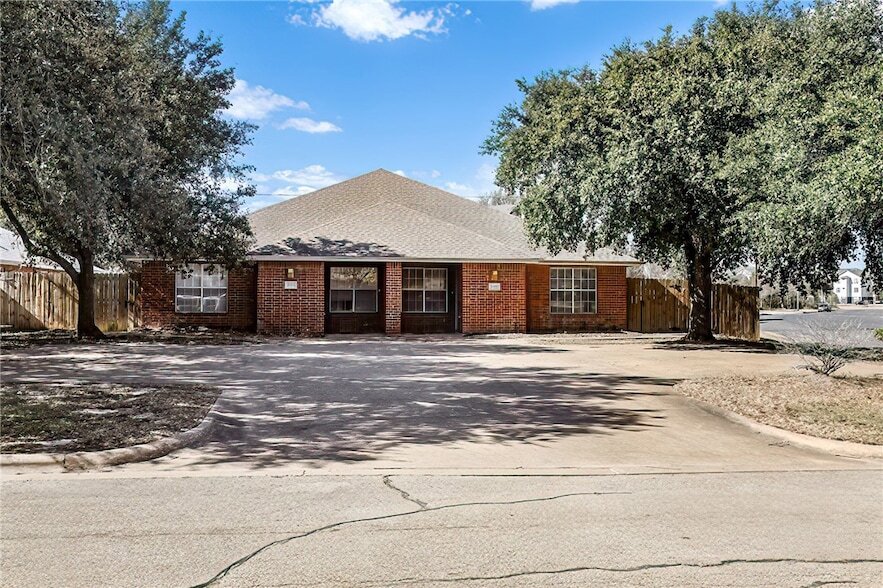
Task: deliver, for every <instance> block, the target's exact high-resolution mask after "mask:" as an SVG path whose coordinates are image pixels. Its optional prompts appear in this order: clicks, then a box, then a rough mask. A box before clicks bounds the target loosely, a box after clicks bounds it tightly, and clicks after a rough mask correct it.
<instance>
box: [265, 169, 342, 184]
mask: <svg viewBox="0 0 883 588" xmlns="http://www.w3.org/2000/svg"><path fill="white" fill-rule="evenodd" d="M272 177H273V179H274V180H281V181H283V182H285V183H286V184H288V187H292V185H295V184H296V185H298V186H300V187H303V186H306V187H309V188H313V189H318V188H324V187H325V186H330V185H331V184H336V183H337V182H342V181H343V178H341V177H339V176H338V175H337V174H335V173H332V172H331V171H329V170H327V169H326V168H325V167H324V166H322V165H318V164H314V165H308V166H306V167H302V168H301V169H296V170H291V169H282V170H279V171H277V172H273V175H272Z"/></svg>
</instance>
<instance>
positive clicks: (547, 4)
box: [528, 0, 579, 10]
mask: <svg viewBox="0 0 883 588" xmlns="http://www.w3.org/2000/svg"><path fill="white" fill-rule="evenodd" d="M528 1H529V2H530V9H531V10H545V9H547V8H552V7H553V6H558V5H559V4H576V3H577V2H579V0H528Z"/></svg>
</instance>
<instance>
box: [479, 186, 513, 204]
mask: <svg viewBox="0 0 883 588" xmlns="http://www.w3.org/2000/svg"><path fill="white" fill-rule="evenodd" d="M478 201H479V202H481V203H482V204H484V205H485V206H505V205H512V206H514V205H515V204H518V198H517V197H516V196H515V194H511V193H509V192H506V191H505V190H500V189H499V188H497V189H496V190H492V191H491V192H488V193H486V194H482V195H481V196H479V197H478Z"/></svg>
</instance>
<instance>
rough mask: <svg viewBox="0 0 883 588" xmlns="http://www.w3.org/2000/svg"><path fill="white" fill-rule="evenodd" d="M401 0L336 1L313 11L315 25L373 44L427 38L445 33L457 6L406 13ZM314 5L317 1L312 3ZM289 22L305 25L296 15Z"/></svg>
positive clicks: (312, 17)
mask: <svg viewBox="0 0 883 588" xmlns="http://www.w3.org/2000/svg"><path fill="white" fill-rule="evenodd" d="M398 2H399V0H333V1H332V2H331V3H330V4H322V5H320V6H318V7H316V8H311V9H310V11H311V12H310V20H311V22H312V24H313V25H315V26H318V27H325V28H330V29H340V30H342V31H343V32H344V34H345V35H346V36H347V37H349V38H350V39H354V40H356V41H363V42H370V41H383V40H384V39H386V40H394V39H401V38H402V37H407V36H409V35H414V36H417V37H422V38H425V37H426V36H427V35H429V34H439V33H444V32H445V28H444V22H445V16H446V15H450V14H452V13H453V8H454V5H448V6H445V7H443V8H438V9H429V10H422V11H417V10H406V9H404V8H400V7H398V6H397V4H398ZM308 3H309V4H313V2H308ZM289 21H290V22H291V23H293V24H304V22H305V20H304V18H303V17H302V16H301V15H299V14H295V15H293V16H292V17H290V19H289Z"/></svg>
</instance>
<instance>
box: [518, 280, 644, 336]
mask: <svg viewBox="0 0 883 588" xmlns="http://www.w3.org/2000/svg"><path fill="white" fill-rule="evenodd" d="M549 267H550V266H548V265H539V264H532V265H529V266H527V290H528V301H529V302H528V311H527V317H528V318H527V330H528V331H529V332H531V333H542V332H552V331H603V330H619V329H625V328H626V319H627V317H626V304H627V299H626V298H627V290H626V280H625V270H626V268H625V267H624V266H606V265H599V266H596V268H595V269H596V270H597V277H598V312H597V313H595V314H552V313H551V311H550V309H549Z"/></svg>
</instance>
